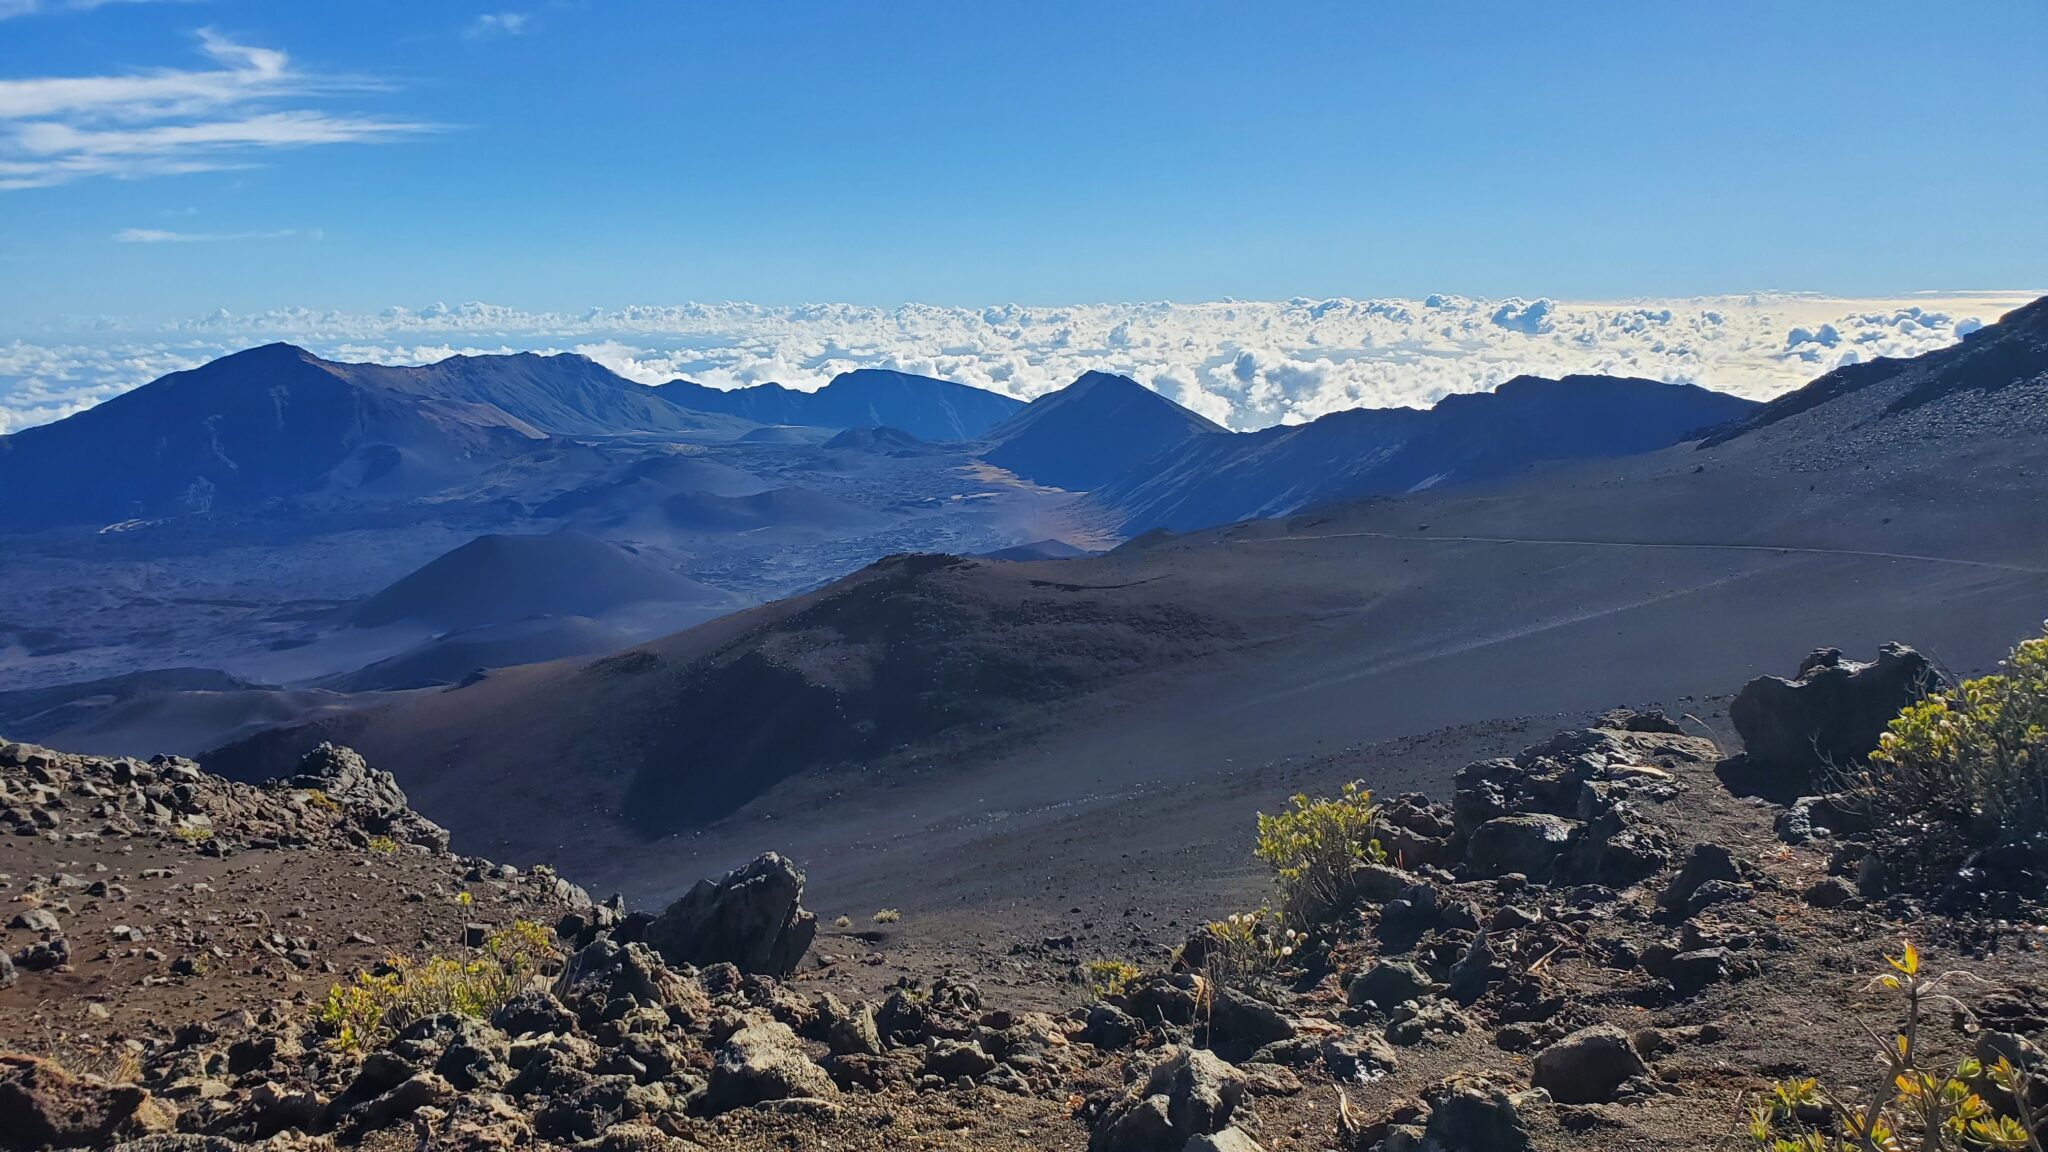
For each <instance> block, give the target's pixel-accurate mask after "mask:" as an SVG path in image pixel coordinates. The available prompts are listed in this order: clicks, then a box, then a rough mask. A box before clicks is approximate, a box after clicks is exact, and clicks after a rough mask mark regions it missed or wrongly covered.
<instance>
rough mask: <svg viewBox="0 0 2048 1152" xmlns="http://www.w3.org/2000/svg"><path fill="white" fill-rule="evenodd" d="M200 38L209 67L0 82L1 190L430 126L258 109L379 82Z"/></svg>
mask: <svg viewBox="0 0 2048 1152" xmlns="http://www.w3.org/2000/svg"><path fill="white" fill-rule="evenodd" d="M5 2H6V0H0V3H5ZM199 46H200V50H201V52H202V53H204V55H205V56H206V57H207V58H208V59H209V60H210V61H212V63H213V65H214V66H213V67H210V68H193V69H155V70H152V71H146V72H133V73H128V74H123V75H105V76H45V77H30V78H26V79H11V80H0V191H5V190H10V189H22V188H37V187H47V186H50V185H55V184H65V183H70V182H72V181H75V180H81V179H86V178H89V177H95V176H110V177H117V178H122V179H139V178H143V177H148V176H162V175H174V174H179V173H188V172H204V171H214V170H219V169H225V168H238V167H247V166H249V165H250V164H252V163H254V162H255V158H256V157H257V156H259V155H261V154H262V153H263V152H266V151H269V150H274V149H279V148H297V147H306V146H311V145H320V144H347V143H376V142H381V141H388V140H395V139H401V138H406V137H411V136H416V135H419V134H421V133H425V132H431V131H433V130H434V128H435V126H434V125H431V124H426V123H421V122H418V121H412V120H405V119H393V118H389V117H381V116H369V115H362V114H351V113H333V112H326V111H320V110H315V109H307V108H290V109H272V108H265V107H264V106H263V105H265V104H266V103H269V102H273V101H279V100H284V99H288V98H289V99H295V100H296V99H309V98H314V97H318V96H323V95H331V94H334V93H337V92H343V91H361V90H363V89H366V88H374V87H376V85H375V84H373V83H371V82H369V81H366V80H363V79H360V78H350V77H337V76H320V75H316V74H313V73H309V72H305V71H302V70H300V69H298V68H297V67H295V66H294V65H293V63H292V61H291V58H290V57H289V56H288V55H287V54H286V53H285V52H283V51H281V50H279V49H275V48H264V47H258V46H254V45H249V44H243V43H240V42H238V41H235V40H231V39H229V38H227V37H225V36H223V35H220V34H219V33H216V32H213V31H210V30H206V31H202V32H200V34H199Z"/></svg>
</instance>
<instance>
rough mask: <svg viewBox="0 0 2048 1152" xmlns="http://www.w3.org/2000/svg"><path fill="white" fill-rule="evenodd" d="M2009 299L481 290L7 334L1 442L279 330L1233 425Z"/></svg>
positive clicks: (1805, 375)
mask: <svg viewBox="0 0 2048 1152" xmlns="http://www.w3.org/2000/svg"><path fill="white" fill-rule="evenodd" d="M2030 298H2031V295H2030V294H2028V293H2019V292H1996V293H1993V292H1983V293H1942V294H1928V295H1924V296H1914V297H1910V298H1901V299H1883V300H1878V299H1844V298H1840V297H1824V296H1814V295H1800V294H1784V293H1776V294H1762V295H1752V296H1739V297H1712V298H1694V299H1686V300H1656V301H1641V300H1639V301H1630V302H1626V303H1567V302H1563V301H1554V300H1549V299H1537V300H1523V299H1508V300H1480V299H1472V298H1468V297H1462V296H1430V297H1428V298H1427V299H1424V300H1349V299H1334V300H1306V299H1294V300H1284V301H1238V300H1227V301H1221V302H1216V303H1199V304H1174V303H1154V304H1084V305H1073V306H1065V307H1038V306H1030V307H1027V306H1022V305H1014V304H1010V305H1001V306H997V307H990V308H958V307H934V306H926V305H905V306H903V307H897V308H879V307H867V306H861V305H852V304H815V305H801V306H795V307H764V306H760V305H754V304H738V303H727V304H683V305H676V306H658V307H657V306H646V307H630V308H621V309H616V310H594V311H590V312H584V313H577V314H571V313H558V312H532V311H525V310H521V309H518V308H509V307H503V306H499V305H492V304H464V305H461V306H456V307H449V306H445V305H438V304H437V305H433V306H430V307H425V308H390V309H386V310H384V311H381V312H376V313H349V312H320V311H312V310H307V309H302V308H285V309H278V310H274V311H268V312H260V313H252V314H230V313H226V312H221V313H216V314H214V315H210V316H205V317H201V318H197V319H193V320H187V321H182V322H177V323H171V324H164V325H154V326H141V325H134V324H123V323H120V322H115V321H96V322H92V323H75V324H52V325H44V326H42V327H41V328H39V329H38V330H37V331H35V332H33V333H25V334H23V335H20V336H17V337H14V338H12V339H7V340H5V341H4V342H0V434H4V433H8V432H14V431H19V430H21V429H23V428H27V427H30V426H33V425H36V424H42V423H47V422H49V421H52V420H59V419H62V418H64V417H66V416H69V415H71V414H73V413H76V412H80V411H83V410H84V409H86V408H89V407H91V406H92V405H94V404H97V403H99V402H100V401H102V400H105V399H107V398H108V397H111V396H115V395H118V394H120V393H122V392H125V391H127V390H128V389H130V388H134V387H136V386H137V385H140V384H144V383H147V382H149V381H150V380H153V379H155V378H157V377H158V376H161V375H163V374H165V373H168V372H174V371H178V370H181V369H186V368H192V367H195V366H197V365H199V364H202V363H204V362H206V361H207V360H210V359H213V358H214V357H216V356H220V355H222V354H224V353H227V352H232V351H235V350H237V349H240V348H246V347H249V346H251V345H255V344H262V343H268V342H270V341H274V340H285V341H289V342H292V343H295V344H299V345H301V346H303V347H306V348H309V349H311V350H312V351H314V352H316V353H318V354H320V355H322V356H326V357H328V358H331V359H339V360H369V361H377V362H382V363H394V364H396V363H409V364H417V363H427V362H430V361H434V360H438V359H441V358H443V357H447V356H452V355H457V354H477V353H492V352H513V351H542V352H575V353H581V354H582V355H585V356H589V357H591V358H592V359H594V360H596V361H598V362H599V363H602V364H604V365H606V366H608V367H610V368H611V369H613V370H614V371H616V372H618V373H620V374H621V375H624V376H626V377H628V378H630V379H633V380H638V381H641V382H644V383H648V384H658V383H661V382H664V381H667V380H673V379H676V378H678V377H681V378H686V379H690V380H695V381H697V382H699V383H702V384H708V385H712V386H714V387H738V386H742V385H748V384H758V383H762V382H765V381H777V382H780V383H782V384H785V385H788V386H790V387H793V388H803V389H810V388H816V387H820V386H822V385H823V384H824V383H825V382H826V381H828V380H830V379H831V378H832V377H833V376H834V375H836V374H838V373H840V372H844V371H847V370H849V369H852V368H861V367H885V368H896V369H900V370H903V371H907V372H917V373H923V374H926V375H931V376H939V377H944V378H946V379H950V380H958V381H961V382H964V383H968V384H975V385H979V386H981V387H984V388H990V389H993V390H995V391H998V392H1003V393H1007V394H1009V395H1012V396H1016V397H1018V398H1020V399H1029V398H1031V397H1034V396H1037V395H1040V394H1042V393H1045V392H1048V391H1050V390H1052V389H1055V388H1059V387H1061V386H1063V385H1065V384H1067V383H1069V382H1070V381H1072V380H1073V379H1074V378H1075V377H1077V376H1079V375H1080V374H1081V373H1083V372H1085V371H1088V370H1089V369H1104V370H1107V371H1112V372H1120V373H1124V374H1126V375H1129V376H1133V377H1135V378H1136V379H1138V380H1140V381H1142V382H1143V383H1145V384H1148V385H1150V386H1151V387H1153V388H1155V389H1157V390H1158V391H1159V392H1161V393H1163V394H1164V395H1166V396H1169V397H1171V398H1172V399H1174V400H1177V401H1179V402H1180V403H1182V404H1185V405H1187V406H1188V407H1189V408H1192V409H1194V410H1195V411H1197V412H1200V413H1202V414H1203V415H1205V416H1208V417H1210V418H1211V419H1214V420H1216V421H1218V422H1219V423H1222V424H1224V425H1227V426H1229V427H1231V428H1235V429H1239V430H1245V429H1252V428H1260V427H1264V426H1267V425H1271V424H1276V423H1298V422H1301V421H1306V420H1313V419H1315V418H1316V417H1318V416H1322V415H1324V414H1326V413H1330V412H1334V411H1338V410H1341V409H1345V408H1357V407H1389V406H1397V405H1409V406H1426V405H1429V404H1433V403H1435V402H1436V401H1437V400H1439V399H1441V398H1442V397H1444V396H1446V395H1448V394H1450V393H1454V392H1475V391H1482V390H1485V389H1489V388H1492V387H1494V386H1495V385H1497V384H1499V383H1501V382H1502V381H1505V380H1508V379H1510V378H1512V377H1514V376H1517V375H1520V374H1523V373H1534V374H1538V375H1545V376H1559V375H1564V374H1567V373H1574V372H1579V373H1606V374H1612V375H1627V376H1644V377H1649V378H1651V379H1656V380H1666V381H1673V382H1687V383H1694V384H1700V385H1704V386H1706V387H1709V388H1715V389H1719V390H1722V391H1726V392H1732V393H1736V394H1738V395H1742V396H1749V397H1754V398H1757V399H1767V398H1769V397H1772V396H1775V395H1778V394H1780V393H1782V392H1785V391H1788V390H1790V389H1793V388H1796V387H1798V386H1799V385H1801V384H1804V383H1805V382H1807V381H1808V380H1811V379H1812V378H1814V377H1815V376H1818V375H1820V374H1822V373H1824V372H1827V371H1829V370H1830V369H1833V368H1836V367H1838V366H1840V365H1842V364H1846V363H1852V362H1856V361H1861V360H1868V359H1870V358H1872V357H1875V356H1913V355H1918V354H1919V353H1922V352H1927V351H1930V350H1932V349H1935V348H1939V347H1942V346H1944V345H1946V344H1949V343H1952V342H1953V341H1956V340H1958V339H1961V338H1962V337H1963V336H1965V335H1967V334H1968V333H1970V332H1972V331H1975V330H1976V329H1978V328H1981V327H1983V326H1984V325H1985V324H1987V323H1990V322H1992V321H1995V320H1996V319H1997V318H1998V316H1999V315H2000V314H2002V313H2003V312H2005V311H2007V310H2009V309H2010V308H2013V307H2016V306H2017V305H2019V304H2022V303H2025V302H2026V301H2027V300H2028V299H2030Z"/></svg>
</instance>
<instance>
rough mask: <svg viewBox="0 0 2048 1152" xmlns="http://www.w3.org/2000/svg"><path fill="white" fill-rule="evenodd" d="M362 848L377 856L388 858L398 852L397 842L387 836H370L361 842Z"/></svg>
mask: <svg viewBox="0 0 2048 1152" xmlns="http://www.w3.org/2000/svg"><path fill="white" fill-rule="evenodd" d="M363 847H365V848H368V849H369V850H370V851H372V852H375V853H376V854H377V855H379V856H389V855H391V854H392V853H393V852H396V851H398V841H396V840H393V839H392V838H391V837H389V836H372V837H370V838H369V839H368V840H366V841H364V842H363Z"/></svg>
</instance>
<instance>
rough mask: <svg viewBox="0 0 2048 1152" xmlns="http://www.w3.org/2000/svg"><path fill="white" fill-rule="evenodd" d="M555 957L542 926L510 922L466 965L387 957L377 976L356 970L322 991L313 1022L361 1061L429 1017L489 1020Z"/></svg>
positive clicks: (447, 959)
mask: <svg viewBox="0 0 2048 1152" xmlns="http://www.w3.org/2000/svg"><path fill="white" fill-rule="evenodd" d="M556 959H558V956H557V954H556V952H555V950H554V946H553V944H552V937H551V935H550V933H549V931H548V929H547V928H546V927H544V926H542V925H540V924H537V923H534V922H533V921H531V920H516V921H514V922H513V923H512V925H511V926H510V927H508V928H503V929H500V930H498V931H496V932H493V933H491V934H490V936H489V937H487V938H486V939H485V941H484V946H483V947H482V948H481V949H478V950H477V952H476V953H475V954H474V955H473V956H471V957H469V958H467V959H460V960H458V959H453V958H450V957H446V956H431V957H428V958H427V959H426V960H423V961H420V962H418V963H414V962H413V961H410V960H407V959H405V958H403V957H396V956H394V957H391V958H390V959H387V960H386V961H385V962H384V964H383V965H382V968H383V971H381V972H358V973H356V974H355V977H354V978H353V979H352V980H350V981H349V982H348V983H347V984H336V985H334V986H332V987H331V988H329V989H328V990H327V999H326V1001H325V1002H324V1003H323V1004H322V1005H321V1006H320V1010H319V1012H318V1014H317V1015H316V1017H315V1019H316V1021H317V1023H318V1024H319V1026H320V1028H321V1030H322V1031H324V1032H326V1033H327V1035H328V1040H329V1043H330V1044H332V1045H333V1046H334V1047H335V1048H337V1049H339V1050H341V1051H343V1052H348V1053H351V1054H354V1055H361V1054H363V1053H365V1052H369V1051H372V1050H374V1049H376V1048H379V1047H381V1046H383V1044H384V1043H385V1042H387V1041H388V1040H390V1039H391V1037H393V1036H395V1035H397V1034H398V1033H399V1032H402V1031H404V1030H405V1028H406V1027H407V1026H408V1025H410V1024H412V1023H413V1022H414V1021H416V1020H420V1019H423V1018H425V1017H428V1016H437V1015H440V1014H442V1013H452V1014H454V1015H458V1016H473V1017H477V1018H479V1019H482V1018H486V1017H489V1016H490V1015H491V1014H492V1013H493V1012H496V1011H497V1010H498V1009H499V1008H500V1007H501V1006H502V1005H503V1004H504V1003H505V1001H507V1000H510V999H511V998H512V997H513V995H515V994H516V993H518V992H519V991H521V990H522V989H524V988H526V987H527V986H528V985H529V984H531V983H532V982H533V979H534V977H536V976H538V975H539V974H540V973H541V972H543V971H544V970H545V969H546V968H547V967H548V966H549V965H550V964H552V963H553V962H554V961H555V960H556Z"/></svg>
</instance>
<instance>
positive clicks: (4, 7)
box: [0, 0, 185, 20]
mask: <svg viewBox="0 0 2048 1152" xmlns="http://www.w3.org/2000/svg"><path fill="white" fill-rule="evenodd" d="M167 2H169V3H182V2H185V0H0V20H12V19H14V18H15V17H16V16H34V15H37V14H38V13H46V12H90V11H92V10H93V9H95V8H105V7H106V6H108V5H109V4H160V3H167Z"/></svg>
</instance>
